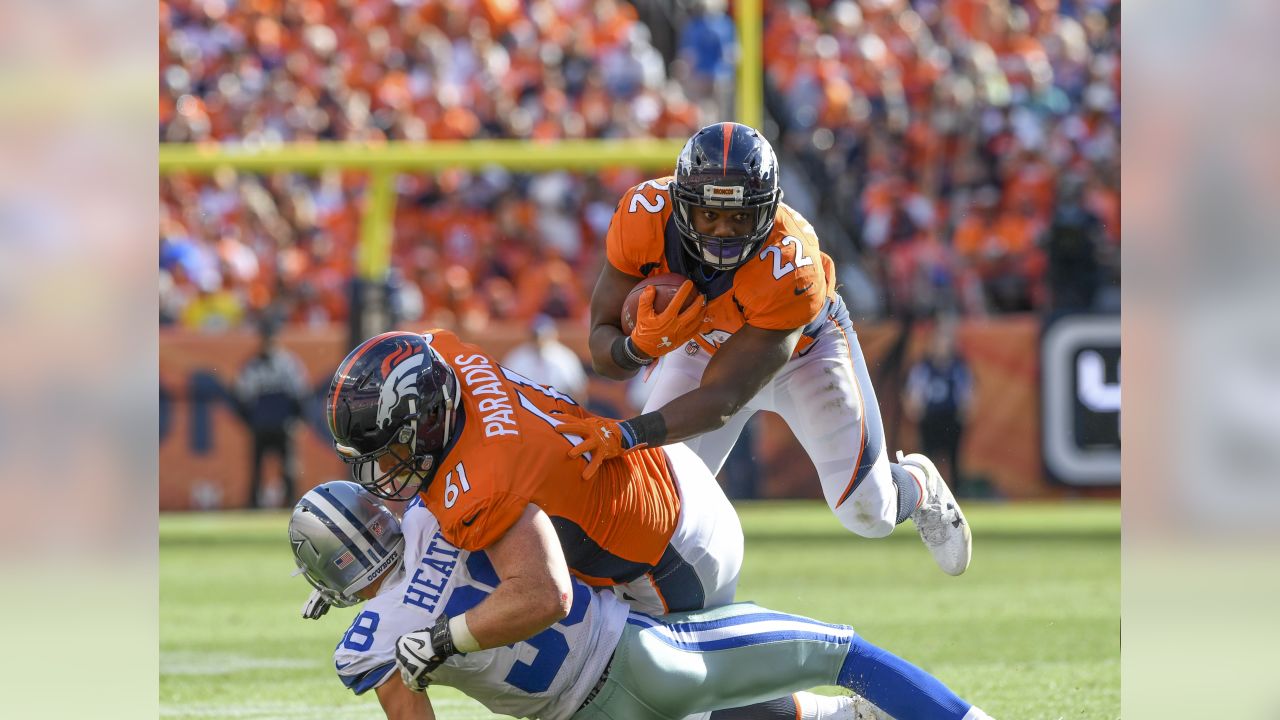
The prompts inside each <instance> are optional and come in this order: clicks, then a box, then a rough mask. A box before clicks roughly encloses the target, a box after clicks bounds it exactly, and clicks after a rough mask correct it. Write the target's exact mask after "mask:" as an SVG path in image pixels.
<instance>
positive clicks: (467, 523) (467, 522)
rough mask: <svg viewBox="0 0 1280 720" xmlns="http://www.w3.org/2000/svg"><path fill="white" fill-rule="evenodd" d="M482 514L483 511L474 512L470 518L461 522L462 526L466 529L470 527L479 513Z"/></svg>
mask: <svg viewBox="0 0 1280 720" xmlns="http://www.w3.org/2000/svg"><path fill="white" fill-rule="evenodd" d="M482 512H484V511H483V510H477V511H475V512H474V513H472V515H471V517H469V518H467V519H465V520H463V521H462V524H463V525H466V526H467V527H471V523H473V522H475V521H476V518H478V517H480V513H482Z"/></svg>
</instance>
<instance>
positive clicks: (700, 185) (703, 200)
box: [670, 123, 782, 271]
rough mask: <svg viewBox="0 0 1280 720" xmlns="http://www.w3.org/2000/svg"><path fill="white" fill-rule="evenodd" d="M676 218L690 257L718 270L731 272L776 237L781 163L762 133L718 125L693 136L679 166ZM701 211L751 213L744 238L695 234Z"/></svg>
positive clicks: (674, 197)
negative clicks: (698, 215) (775, 222)
mask: <svg viewBox="0 0 1280 720" xmlns="http://www.w3.org/2000/svg"><path fill="white" fill-rule="evenodd" d="M670 194H671V200H672V206H673V208H672V210H673V211H672V216H673V218H674V220H675V224H676V229H677V230H679V231H680V239H681V243H682V244H683V246H684V249H685V251H686V252H687V253H688V254H689V255H691V256H693V258H694V259H695V260H697V261H698V262H699V263H701V264H703V265H706V266H708V267H710V268H712V269H713V270H717V271H718V270H732V269H733V268H736V267H738V266H739V265H741V264H742V263H744V262H746V261H747V260H749V259H750V258H751V256H752V255H753V254H755V251H756V250H757V249H758V248H759V247H760V245H761V244H763V243H764V241H765V240H766V239H767V238H768V237H769V233H770V232H772V231H773V221H774V214H775V213H776V212H777V209H778V203H779V202H780V201H781V199H782V190H781V189H780V188H779V187H778V161H777V158H776V157H775V155H774V153H773V148H772V147H770V145H769V142H768V141H767V140H765V139H764V136H762V135H761V134H760V133H758V132H756V131H755V130H753V129H751V128H749V127H747V126H745V125H740V124H738V123H716V124H714V125H708V126H707V127H704V128H702V129H701V130H699V131H698V132H696V133H694V135H693V137H691V138H689V141H688V142H687V143H685V146H684V149H683V150H681V151H680V157H679V159H677V161H676V174H675V180H674V181H673V182H672V183H671V189H670ZM701 209H712V210H718V211H723V210H731V211H742V212H746V213H748V215H749V216H750V218H751V222H750V227H751V230H750V232H748V233H747V234H745V235H737V236H732V237H718V236H716V235H710V234H707V233H701V232H698V231H697V230H696V229H695V217H696V213H697V212H698V211H699V210H701Z"/></svg>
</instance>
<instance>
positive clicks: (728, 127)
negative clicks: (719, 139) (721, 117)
mask: <svg viewBox="0 0 1280 720" xmlns="http://www.w3.org/2000/svg"><path fill="white" fill-rule="evenodd" d="M720 133H721V134H722V135H724V158H723V160H724V162H723V165H724V172H722V173H721V175H728V174H729V146H730V145H732V144H733V123H727V122H724V123H720Z"/></svg>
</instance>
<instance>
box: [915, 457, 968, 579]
mask: <svg viewBox="0 0 1280 720" xmlns="http://www.w3.org/2000/svg"><path fill="white" fill-rule="evenodd" d="M898 464H899V465H910V466H913V467H916V468H919V469H920V471H921V472H922V473H923V474H924V477H925V487H924V494H925V496H924V499H923V500H922V501H921V502H920V507H918V508H916V510H915V512H913V513H911V521H912V522H914V523H915V525H916V530H917V531H918V532H919V533H920V539H921V540H923V541H924V544H925V545H926V546H927V547H928V548H929V552H930V553H932V554H933V560H934V562H936V563H938V567H940V568H942V572H944V573H946V574H948V575H959V574H961V573H963V572H964V571H965V569H967V568H968V567H969V560H970V558H972V557H973V534H972V533H971V532H970V531H969V523H968V521H966V520H965V519H964V513H963V512H962V511H961V510H960V503H958V502H956V497H955V495H952V494H951V488H949V487H947V483H946V481H945V480H943V479H942V475H940V474H939V473H938V468H936V467H934V465H933V461H932V460H930V459H929V458H927V457H925V456H924V455H921V454H920V453H912V454H910V455H905V456H904V455H903V454H902V451H901V450H899V451H898Z"/></svg>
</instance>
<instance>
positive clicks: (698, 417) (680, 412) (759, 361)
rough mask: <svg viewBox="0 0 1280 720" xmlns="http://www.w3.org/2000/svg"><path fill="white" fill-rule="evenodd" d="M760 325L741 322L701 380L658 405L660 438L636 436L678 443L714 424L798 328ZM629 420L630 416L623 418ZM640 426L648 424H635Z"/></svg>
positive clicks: (737, 406) (747, 392)
mask: <svg viewBox="0 0 1280 720" xmlns="http://www.w3.org/2000/svg"><path fill="white" fill-rule="evenodd" d="M803 329H804V328H796V329H794V330H763V329H761V328H757V327H752V326H751V325H744V326H742V329H741V330H738V331H737V332H735V333H734V334H733V335H732V336H731V337H730V338H729V339H728V340H726V341H725V343H724V344H723V345H721V346H720V349H719V350H717V351H716V354H715V355H714V356H712V358H711V361H710V362H708V363H707V369H706V370H704V371H703V373H702V383H701V384H700V385H699V386H698V387H696V388H694V389H693V390H690V391H689V392H687V393H685V394H684V395H681V396H680V397H678V398H676V399H674V400H672V401H671V402H669V403H667V404H666V405H664V406H662V407H661V408H659V409H658V410H657V411H655V412H654V413H646V414H645V415H641V416H639V417H638V418H635V419H634V420H635V421H641V420H642V419H643V418H646V417H647V416H648V415H653V414H658V415H661V417H662V424H663V425H664V426H665V428H666V436H665V437H663V438H662V439H661V442H653V441H651V440H649V439H647V438H641V441H642V442H648V444H649V445H664V444H667V443H673V442H680V441H681V440H687V439H688V438H691V437H696V436H698V435H701V434H703V433H707V432H711V431H712V430H716V429H719V428H721V427H723V426H724V424H725V423H727V422H728V421H729V418H731V417H733V415H734V414H735V413H737V412H738V411H739V410H741V409H742V407H743V406H744V405H746V404H747V402H748V401H749V400H751V398H753V397H755V395H756V393H758V392H760V389H761V388H763V387H764V386H765V385H766V384H768V383H769V381H770V380H771V379H772V378H773V376H774V375H775V374H777V372H778V371H779V370H781V369H782V366H783V365H786V363H787V360H788V359H789V358H790V357H791V353H792V352H793V351H795V349H796V343H797V342H799V340H800V334H801V331H802V330H803ZM628 422H632V421H628ZM636 424H639V425H641V427H646V426H648V425H652V423H651V422H650V423H648V424H646V423H641V422H637V423H636Z"/></svg>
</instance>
